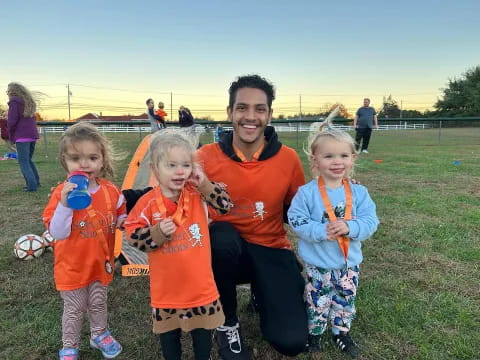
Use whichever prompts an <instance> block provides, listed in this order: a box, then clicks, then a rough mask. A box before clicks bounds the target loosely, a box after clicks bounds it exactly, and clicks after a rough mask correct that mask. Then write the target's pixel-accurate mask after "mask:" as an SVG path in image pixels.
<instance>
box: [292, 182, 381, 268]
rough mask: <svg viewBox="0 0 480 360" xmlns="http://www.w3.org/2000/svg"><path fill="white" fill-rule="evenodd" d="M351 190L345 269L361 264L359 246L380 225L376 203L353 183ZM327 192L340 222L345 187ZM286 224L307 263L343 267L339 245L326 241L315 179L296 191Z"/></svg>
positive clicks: (326, 221) (344, 201) (320, 202)
mask: <svg viewBox="0 0 480 360" xmlns="http://www.w3.org/2000/svg"><path fill="white" fill-rule="evenodd" d="M350 186H351V189H352V198H353V204H352V219H351V220H348V221H346V223H347V224H348V227H349V230H350V232H349V234H348V236H349V237H350V246H349V250H348V259H347V264H348V267H352V266H355V265H358V264H360V263H361V262H362V260H363V255H362V243H361V242H362V241H363V240H366V239H368V238H369V237H370V236H372V235H373V234H374V233H375V231H376V230H377V227H378V223H379V221H378V218H377V215H376V207H375V203H374V202H373V201H372V199H371V198H370V195H369V194H368V190H367V188H366V187H365V186H362V185H357V184H352V183H350ZM326 190H327V195H328V198H329V199H330V203H331V204H332V207H333V209H334V212H335V216H336V217H337V218H338V219H340V218H343V216H344V214H345V204H346V198H345V189H344V187H343V186H340V187H339V188H336V189H330V188H327V189H326ZM288 222H289V224H290V226H291V227H292V229H293V231H295V233H296V234H297V235H298V236H299V238H300V240H299V243H298V252H299V255H300V256H301V257H302V259H303V260H304V261H305V262H306V263H308V264H311V265H315V266H317V267H321V268H324V269H341V268H343V267H344V266H345V259H344V257H343V253H342V250H341V249H340V246H339V245H338V242H337V241H328V240H327V231H326V226H327V223H328V222H329V220H328V214H327V212H326V209H325V206H324V205H323V201H322V198H321V195H320V191H319V189H318V180H317V179H314V180H312V181H310V182H309V183H307V184H305V185H303V186H301V187H300V188H299V189H298V192H297V193H296V195H295V196H294V198H293V200H292V203H291V205H290V208H289V210H288Z"/></svg>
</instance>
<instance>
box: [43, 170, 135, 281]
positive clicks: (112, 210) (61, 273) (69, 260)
mask: <svg viewBox="0 0 480 360" xmlns="http://www.w3.org/2000/svg"><path fill="white" fill-rule="evenodd" d="M97 182H98V183H99V185H100V188H99V189H98V191H96V192H95V193H94V194H91V196H92V203H91V205H90V206H89V207H88V208H87V209H83V210H75V211H73V217H72V227H71V232H70V235H69V236H68V238H66V239H56V241H55V243H54V248H55V251H54V256H55V262H54V276H55V286H56V288H57V290H75V289H79V288H82V287H84V286H87V285H89V284H91V283H92V282H94V281H100V282H101V283H102V284H103V285H107V284H108V283H110V282H111V281H112V279H113V262H114V256H113V248H114V241H115V226H116V222H117V218H118V216H120V215H124V214H125V213H126V208H125V201H124V202H123V204H122V205H121V206H120V207H119V208H118V209H117V208H116V207H117V203H118V200H119V197H120V196H121V193H120V190H119V189H118V188H117V187H116V186H115V185H113V184H112V183H111V182H109V181H107V180H103V179H97ZM62 189H63V184H60V185H58V186H57V187H56V188H55V190H54V191H53V193H52V195H51V197H50V200H49V202H48V204H47V206H46V207H45V210H44V211H43V222H44V223H45V226H46V227H47V229H49V228H50V221H51V220H52V217H53V214H54V212H55V209H56V208H57V206H58V204H59V202H60V193H61V191H62ZM105 191H106V192H107V194H108V196H106V194H105ZM89 209H93V210H94V213H95V216H94V217H92V216H91V215H89V213H88V211H89ZM99 229H101V232H102V233H103V234H104V235H103V236H101V235H99Z"/></svg>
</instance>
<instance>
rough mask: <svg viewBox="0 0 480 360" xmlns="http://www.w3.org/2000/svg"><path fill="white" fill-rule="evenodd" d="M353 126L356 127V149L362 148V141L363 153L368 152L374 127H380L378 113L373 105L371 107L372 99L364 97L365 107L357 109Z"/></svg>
mask: <svg viewBox="0 0 480 360" xmlns="http://www.w3.org/2000/svg"><path fill="white" fill-rule="evenodd" d="M353 127H354V128H355V131H356V134H355V145H356V150H357V151H359V150H360V142H361V141H362V139H363V142H362V148H361V151H362V153H365V154H368V144H369V143H370V136H372V128H373V127H375V128H376V129H378V119H377V113H376V112H375V109H374V108H373V107H370V99H368V98H365V99H363V107H361V108H359V109H358V110H357V113H356V114H355V118H354V119H353Z"/></svg>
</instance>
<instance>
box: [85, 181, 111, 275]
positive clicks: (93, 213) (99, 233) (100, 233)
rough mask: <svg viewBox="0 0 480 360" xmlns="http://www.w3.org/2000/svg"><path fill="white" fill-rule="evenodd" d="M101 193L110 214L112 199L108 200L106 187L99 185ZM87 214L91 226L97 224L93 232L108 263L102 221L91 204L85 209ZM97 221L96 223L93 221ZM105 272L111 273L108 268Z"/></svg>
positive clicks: (108, 255)
mask: <svg viewBox="0 0 480 360" xmlns="http://www.w3.org/2000/svg"><path fill="white" fill-rule="evenodd" d="M100 187H101V189H102V191H103V196H104V197H105V203H106V205H107V211H108V213H110V212H111V211H110V209H111V207H112V199H111V198H110V194H109V193H108V190H107V189H106V186H102V185H100ZM87 213H88V215H89V216H90V220H91V221H92V223H93V224H95V223H97V224H98V227H97V228H96V229H95V232H96V233H97V237H98V238H99V240H100V242H101V243H102V247H103V252H104V253H105V256H106V258H107V262H108V263H110V251H109V250H108V242H107V238H106V236H105V234H104V232H103V229H102V220H101V219H100V217H99V216H98V215H97V213H96V211H95V209H94V208H93V207H92V204H90V205H88V207H87ZM108 215H109V214H107V224H106V226H108V218H109V217H108ZM95 220H97V221H95ZM107 272H109V273H110V272H111V271H108V268H107Z"/></svg>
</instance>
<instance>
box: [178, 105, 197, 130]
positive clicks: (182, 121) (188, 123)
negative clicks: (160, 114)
mask: <svg viewBox="0 0 480 360" xmlns="http://www.w3.org/2000/svg"><path fill="white" fill-rule="evenodd" d="M178 123H179V125H180V128H182V130H183V131H185V133H186V134H187V135H188V136H194V135H195V121H194V119H193V115H192V113H191V111H190V109H189V108H187V107H185V106H183V105H182V106H180V108H179V109H178Z"/></svg>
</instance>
